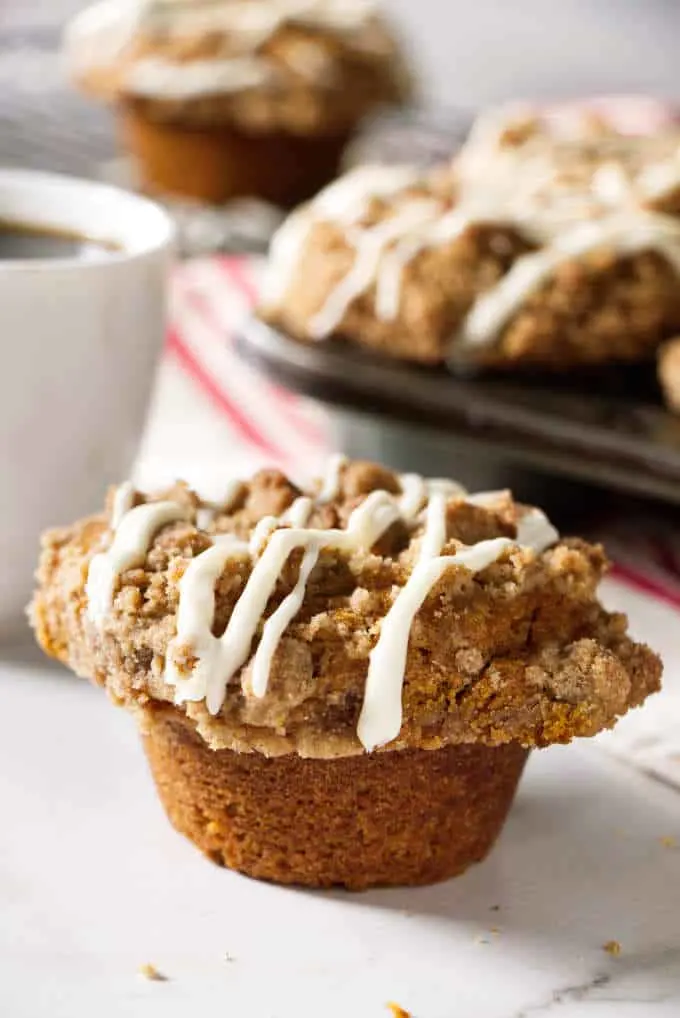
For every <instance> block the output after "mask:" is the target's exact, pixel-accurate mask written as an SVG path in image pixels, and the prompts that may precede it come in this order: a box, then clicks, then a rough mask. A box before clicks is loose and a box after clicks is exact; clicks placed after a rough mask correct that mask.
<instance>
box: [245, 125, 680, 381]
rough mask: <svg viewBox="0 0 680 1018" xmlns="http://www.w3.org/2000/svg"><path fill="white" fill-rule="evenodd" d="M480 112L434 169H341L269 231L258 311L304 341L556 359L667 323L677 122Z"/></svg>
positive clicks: (475, 358)
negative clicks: (637, 125)
mask: <svg viewBox="0 0 680 1018" xmlns="http://www.w3.org/2000/svg"><path fill="white" fill-rule="evenodd" d="M654 128H655V129H654V130H653V131H651V132H650V133H649V134H648V135H643V134H641V133H639V132H638V133H636V134H627V133H624V130H623V129H622V128H621V127H620V126H619V125H618V124H616V123H615V122H611V121H609V120H607V118H605V117H604V116H601V115H598V114H596V113H595V112H592V111H589V110H586V111H585V112H584V111H581V113H580V115H579V116H576V115H575V113H574V112H571V113H570V115H569V116H566V113H565V114H563V115H562V117H560V116H558V115H557V114H552V115H550V116H546V115H544V114H541V113H536V112H535V111H531V110H528V109H526V108H514V109H512V110H502V111H500V112H499V111H491V113H489V114H485V115H484V116H483V118H482V119H481V120H480V121H478V122H477V124H475V125H474V127H473V130H472V132H471V134H470V136H469V140H468V141H467V142H466V143H465V144H464V145H463V147H462V149H461V151H460V152H459V153H458V154H457V155H456V157H455V158H454V159H453V160H450V161H449V162H448V164H446V165H443V166H442V167H440V168H439V169H436V170H434V171H432V170H430V171H423V170H419V169H417V168H413V167H403V166H402V167H399V166H391V167H385V166H372V167H363V168H360V169H358V170H355V171H354V172H353V173H352V174H349V175H347V176H346V177H344V178H341V180H340V181H337V182H335V183H334V184H332V185H331V186H330V187H329V188H327V189H326V190H325V191H323V192H322V193H321V194H320V195H319V196H318V197H317V198H316V199H315V200H314V201H312V202H311V203H310V204H309V205H307V206H306V207H305V208H304V209H302V210H297V211H296V212H295V213H294V214H293V216H291V217H290V218H289V219H288V221H287V222H286V223H284V225H283V226H282V227H281V229H280V231H279V232H278V234H277V236H276V237H275V239H274V242H273V245H272V249H271V257H270V264H269V272H268V278H267V282H266V286H265V291H264V297H263V302H262V308H261V313H262V315H263V316H264V318H265V319H266V320H267V321H269V322H270V323H271V324H273V325H274V326H276V327H277V328H279V329H281V330H282V331H283V332H285V333H287V334H289V335H291V336H293V337H295V338H297V339H300V340H302V341H307V342H315V341H319V340H325V339H331V338H336V339H344V340H349V341H350V342H353V343H358V344H361V345H363V346H369V347H373V348H374V349H377V350H379V351H380V352H381V353H383V354H387V355H390V356H393V357H398V358H403V359H406V360H411V361H420V362H423V363H431V364H436V363H442V362H444V363H448V364H450V365H453V366H455V367H459V366H460V365H461V364H463V365H465V366H466V367H468V366H469V365H474V366H483V367H493V368H502V369H505V370H507V369H512V370H515V369H520V368H532V369H533V368H541V369H550V370H559V371H563V370H567V369H569V370H572V369H578V368H583V367H592V366H597V365H603V364H615V363H619V364H620V363H632V362H638V361H643V360H646V359H650V358H653V356H654V354H655V351H656V349H657V348H658V346H659V345H660V344H661V343H662V342H663V341H664V340H665V339H667V338H668V337H669V336H673V335H676V334H678V332H680V221H679V219H678V216H679V215H680V128H679V127H678V125H677V124H674V123H671V122H670V121H669V122H665V123H663V124H659V123H655V124H654Z"/></svg>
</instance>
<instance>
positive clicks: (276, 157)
mask: <svg viewBox="0 0 680 1018" xmlns="http://www.w3.org/2000/svg"><path fill="white" fill-rule="evenodd" d="M118 119H119V127H120V133H121V138H122V141H123V144H124V146H125V148H126V149H128V150H129V151H130V153H131V154H132V155H133V157H134V159H135V161H136V163H137V169H138V173H139V175H140V178H141V185H142V187H143V188H144V190H146V191H147V192H149V193H151V194H166V195H177V196H181V197H187V198H195V199H198V200H199V201H204V202H209V203H211V204H221V203H223V202H226V201H229V200H230V199H232V198H241V197H258V198H263V199H265V200H267V201H271V202H273V203H274V204H276V205H282V206H292V205H296V204H297V203H298V202H301V201H303V200H304V199H306V198H309V197H310V196H311V195H312V194H314V193H315V192H316V191H318V190H319V189H320V188H321V187H323V186H324V184H327V183H328V182H329V181H330V180H331V179H332V178H333V177H334V176H335V175H336V173H337V171H338V167H339V164H340V158H341V156H342V152H343V150H344V148H345V146H346V144H347V142H348V140H349V135H348V134H347V133H340V134H332V135H318V134H317V135H309V136H302V135H299V136H298V135H292V134H286V133H284V132H277V133H267V134H247V133H245V132H243V131H239V130H237V129H236V128H234V127H233V126H230V125H225V124H215V125H211V126H209V127H197V126H195V125H191V126H187V125H184V124H179V123H174V122H173V123H168V122H163V121H157V120H152V119H149V118H148V117H146V116H145V115H144V114H143V113H142V112H141V111H140V110H139V109H138V108H137V106H136V105H135V104H134V103H133V102H128V103H123V104H122V105H121V106H120V107H119V109H118Z"/></svg>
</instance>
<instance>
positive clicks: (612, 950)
mask: <svg viewBox="0 0 680 1018" xmlns="http://www.w3.org/2000/svg"><path fill="white" fill-rule="evenodd" d="M602 950H603V951H606V952H607V954H610V955H611V956H612V958H618V956H619V955H620V954H621V944H620V943H619V942H618V940H608V941H607V942H606V944H603V945H602Z"/></svg>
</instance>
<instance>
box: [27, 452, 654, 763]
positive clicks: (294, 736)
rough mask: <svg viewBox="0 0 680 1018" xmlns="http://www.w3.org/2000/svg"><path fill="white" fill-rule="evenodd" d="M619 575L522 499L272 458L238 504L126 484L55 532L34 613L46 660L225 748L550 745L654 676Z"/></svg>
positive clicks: (236, 493)
mask: <svg viewBox="0 0 680 1018" xmlns="http://www.w3.org/2000/svg"><path fill="white" fill-rule="evenodd" d="M199 515H200V524H201V525H200V526H199V525H198V523H199ZM604 567H605V560H604V557H603V555H602V552H601V550H600V549H598V548H593V547H590V546H588V545H586V544H584V543H582V542H578V541H560V540H559V538H558V535H557V532H556V531H555V530H554V528H553V527H552V526H551V524H550V523H549V521H548V520H547V519H546V517H545V516H544V515H543V514H542V513H541V512H540V511H539V510H537V509H531V508H527V507H525V506H521V505H519V504H517V503H515V502H514V501H513V500H512V498H511V497H510V495H509V494H508V493H507V492H487V493H482V494H478V495H470V494H468V493H467V492H465V491H464V490H463V489H462V488H461V487H460V486H459V485H456V484H454V483H453V482H447V481H426V480H424V479H423V478H420V477H418V476H417V475H402V476H399V475H395V474H393V473H391V472H390V471H387V470H384V469H383V468H381V467H377V466H375V465H373V464H366V463H361V462H351V463H347V462H345V461H344V460H343V459H341V458H336V459H335V460H333V461H332V462H331V463H330V464H329V469H328V472H327V476H326V478H325V480H324V481H323V483H320V484H318V485H316V486H315V487H314V488H313V489H310V490H308V491H302V490H301V489H299V488H298V487H297V486H295V485H294V484H292V483H291V482H290V481H288V480H287V479H286V478H285V477H283V476H282V475H281V474H279V473H277V472H275V471H265V472H261V473H260V474H258V475H256V476H255V477H254V478H253V480H252V481H250V482H247V483H235V484H234V485H232V489H231V492H230V494H229V499H228V501H227V502H225V504H223V505H213V506H209V505H205V504H203V503H201V502H200V500H199V499H198V498H197V497H196V495H194V494H193V493H192V492H191V491H189V490H188V489H187V488H185V487H183V486H177V487H176V488H174V489H172V490H171V491H169V492H165V493H163V494H162V495H160V496H158V497H153V498H150V497H147V496H142V495H141V494H140V493H138V492H135V491H134V490H133V489H132V488H130V487H129V486H127V487H124V488H122V489H118V491H117V492H115V493H114V495H113V496H112V499H111V500H110V503H109V512H108V515H107V516H106V517H96V518H93V519H90V520H86V521H83V522H82V523H80V524H76V525H75V526H74V527H71V528H68V529H66V530H62V531H56V532H53V533H51V534H49V535H47V537H46V540H45V545H44V551H43V558H42V562H41V569H40V574H39V580H40V589H39V591H38V593H37V595H36V598H35V601H34V605H33V620H34V624H35V626H36V629H37V631H38V637H39V639H40V642H41V643H42V645H43V647H45V649H46V650H47V651H48V652H49V653H51V654H53V655H54V656H56V657H59V658H60V659H62V660H64V661H67V662H68V663H69V664H70V665H71V666H72V667H73V668H74V669H75V670H76V671H78V672H80V673H81V674H84V675H86V676H87V677H89V678H92V679H94V680H95V681H98V682H100V683H101V684H103V685H106V687H107V688H108V689H109V691H110V693H111V694H112V695H113V696H114V698H116V699H117V700H119V701H121V702H123V703H127V704H128V705H131V706H134V705H135V704H140V705H144V704H146V703H148V702H149V701H150V700H151V701H154V700H156V701H162V702H168V703H172V704H174V705H175V707H176V709H177V710H180V711H182V712H184V713H186V715H187V717H189V718H190V719H191V720H192V721H193V722H194V723H195V725H196V727H197V730H198V731H199V733H200V734H201V735H202V736H203V738H205V739H206V741H208V743H209V744H210V745H211V746H214V747H216V748H217V747H224V746H227V747H230V748H232V749H238V750H243V751H252V750H258V751H261V752H265V753H268V754H276V753H282V752H290V751H293V750H294V751H297V752H298V753H301V754H302V755H310V756H329V755H334V754H346V753H354V752H358V751H360V750H361V749H362V748H363V749H366V750H369V751H370V750H373V749H376V748H380V747H384V746H389V748H393V749H396V748H401V747H406V746H423V747H430V748H435V747H437V746H441V745H446V744H448V743H452V742H475V741H479V742H484V743H487V744H490V745H495V744H499V743H503V742H508V741H519V742H522V743H523V744H524V745H544V744H547V743H550V742H554V741H568V740H569V739H570V738H572V737H573V736H576V735H590V734H593V733H594V732H595V731H597V730H599V729H600V728H602V727H604V726H606V725H609V724H612V723H613V722H614V720H615V718H616V717H617V716H618V715H619V714H621V713H623V712H625V710H627V709H628V708H629V707H630V706H634V705H636V704H638V703H640V702H642V700H643V699H644V698H645V696H646V695H647V694H648V693H649V692H651V691H653V690H654V689H655V688H657V686H658V680H659V672H660V666H659V663H658V660H657V659H656V658H655V657H654V655H653V654H652V653H651V652H650V651H649V650H647V648H644V647H641V646H637V645H635V644H633V643H632V642H631V641H630V640H629V639H628V637H627V636H626V635H625V620H624V619H623V618H622V617H620V616H616V615H609V614H607V613H606V612H605V611H604V610H603V609H602V608H601V606H600V605H599V604H598V602H597V600H596V586H597V582H598V580H599V577H600V576H601V574H602V571H603V569H604Z"/></svg>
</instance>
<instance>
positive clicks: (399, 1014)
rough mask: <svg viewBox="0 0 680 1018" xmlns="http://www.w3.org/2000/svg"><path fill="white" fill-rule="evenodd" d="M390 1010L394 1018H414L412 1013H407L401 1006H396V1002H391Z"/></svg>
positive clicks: (389, 1004)
mask: <svg viewBox="0 0 680 1018" xmlns="http://www.w3.org/2000/svg"><path fill="white" fill-rule="evenodd" d="M387 1007H388V1010H390V1011H391V1012H392V1018H412V1016H411V1012H410V1011H405V1010H404V1008H403V1007H401V1005H399V1004H395V1003H394V1001H392V1000H391V1001H390V1002H389V1003H388V1005H387Z"/></svg>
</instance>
